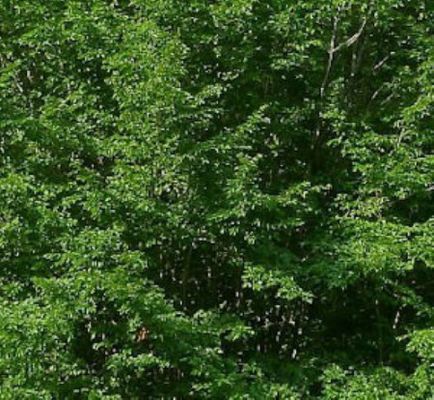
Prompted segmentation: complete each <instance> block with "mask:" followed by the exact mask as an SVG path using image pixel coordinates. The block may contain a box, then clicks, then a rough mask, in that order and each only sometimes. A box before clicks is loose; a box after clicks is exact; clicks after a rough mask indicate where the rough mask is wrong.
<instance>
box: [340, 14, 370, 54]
mask: <svg viewBox="0 0 434 400" xmlns="http://www.w3.org/2000/svg"><path fill="white" fill-rule="evenodd" d="M367 21H368V19H367V18H366V17H365V18H364V19H363V22H362V25H361V26H360V28H359V30H358V31H357V33H355V34H354V35H353V36H351V37H350V38H349V39H347V40H346V41H345V42H343V43H341V44H339V45H338V46H336V47H334V48H333V50H332V51H333V53H336V52H337V51H339V50H341V49H342V48H343V47H350V46H351V45H353V44H354V43H356V42H357V40H358V39H359V38H360V36H361V35H362V33H363V30H364V29H365V26H366V22H367Z"/></svg>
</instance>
